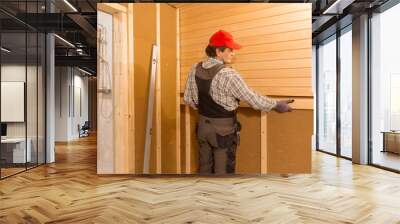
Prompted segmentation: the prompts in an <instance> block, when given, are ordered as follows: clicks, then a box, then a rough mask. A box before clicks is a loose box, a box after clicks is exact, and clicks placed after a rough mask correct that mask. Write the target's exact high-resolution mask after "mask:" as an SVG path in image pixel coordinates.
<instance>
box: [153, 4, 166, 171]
mask: <svg viewBox="0 0 400 224" xmlns="http://www.w3.org/2000/svg"><path fill="white" fill-rule="evenodd" d="M160 23H161V18H160V4H159V3H157V4H156V35H157V36H156V44H157V46H158V53H157V54H158V55H159V56H158V60H157V70H156V72H157V76H156V101H155V104H156V107H155V108H156V117H155V121H156V129H154V130H156V139H157V140H156V144H155V145H156V173H157V174H160V173H161V147H162V146H161V144H162V143H161V138H162V136H161V135H162V128H163V125H162V123H161V116H162V114H161V82H162V81H161V70H162V68H161V60H162V58H161V54H160V52H161V31H160V26H161V24H160ZM163 51H164V50H163Z"/></svg>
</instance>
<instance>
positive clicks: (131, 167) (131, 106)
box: [127, 4, 136, 173]
mask: <svg viewBox="0 0 400 224" xmlns="http://www.w3.org/2000/svg"><path fill="white" fill-rule="evenodd" d="M127 16H128V22H127V26H128V27H127V29H128V31H127V32H128V35H127V36H128V40H127V43H128V47H127V51H128V64H127V66H128V87H129V93H128V113H129V117H128V131H129V134H128V147H129V149H130V150H129V151H128V155H127V160H128V172H129V173H135V166H136V163H135V161H136V158H135V156H136V155H135V150H136V149H135V134H136V130H135V101H134V100H135V97H134V94H135V90H134V88H135V80H134V54H135V51H134V47H135V46H134V35H133V33H134V30H133V4H127Z"/></svg>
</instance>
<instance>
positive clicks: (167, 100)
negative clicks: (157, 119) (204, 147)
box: [160, 4, 180, 174]
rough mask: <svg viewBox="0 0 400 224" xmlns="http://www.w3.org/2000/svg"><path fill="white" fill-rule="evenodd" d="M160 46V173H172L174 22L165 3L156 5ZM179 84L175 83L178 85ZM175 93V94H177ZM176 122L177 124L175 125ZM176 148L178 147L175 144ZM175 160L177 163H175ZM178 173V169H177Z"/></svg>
mask: <svg viewBox="0 0 400 224" xmlns="http://www.w3.org/2000/svg"><path fill="white" fill-rule="evenodd" d="M160 22H161V23H160V38H161V39H160V43H161V44H160V46H161V108H162V111H161V126H162V134H161V138H162V151H161V159H162V163H161V164H162V173H168V174H175V173H177V169H178V168H177V167H178V166H179V167H180V158H178V157H179V155H178V154H180V151H179V150H178V149H177V145H178V143H179V142H180V136H179V137H178V136H177V135H179V128H178V127H179V126H180V120H179V119H178V118H177V115H179V111H177V109H178V110H179V98H177V97H176V94H177V91H178V89H179V85H180V83H179V80H178V78H179V76H178V74H177V72H176V70H177V60H176V58H177V52H178V51H177V40H176V38H177V34H176V28H177V24H176V22H177V19H176V9H175V8H173V7H172V6H170V5H168V4H160ZM178 83H179V84H178ZM178 93H179V92H178ZM178 121H179V122H178ZM179 145H180V144H179ZM178 161H179V162H178ZM179 170H180V168H179Z"/></svg>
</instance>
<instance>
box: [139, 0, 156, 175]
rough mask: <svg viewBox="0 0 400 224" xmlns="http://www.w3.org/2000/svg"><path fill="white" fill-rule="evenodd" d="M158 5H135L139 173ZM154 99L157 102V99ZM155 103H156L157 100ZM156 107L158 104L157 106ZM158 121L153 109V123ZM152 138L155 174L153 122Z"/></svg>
mask: <svg viewBox="0 0 400 224" xmlns="http://www.w3.org/2000/svg"><path fill="white" fill-rule="evenodd" d="M156 28H157V27H156V5H155V4H142V3H140V4H133V33H134V49H135V50H134V58H135V60H134V72H135V76H134V80H135V81H134V83H135V84H134V85H135V88H134V89H135V91H134V103H135V129H136V130H137V131H136V134H135V137H136V143H135V149H136V152H135V155H136V168H135V170H136V173H142V172H143V161H144V145H145V140H146V136H145V134H146V119H147V104H148V102H147V101H148V94H149V90H148V88H149V81H150V70H151V67H150V60H151V50H152V45H153V44H155V43H156V38H157V30H156ZM154 100H155V99H154ZM154 103H155V101H154ZM154 106H156V105H154ZM155 120H156V108H155V107H154V113H153V121H155ZM152 128H153V137H152V147H151V160H150V161H151V162H150V173H155V172H156V157H155V155H156V154H155V153H156V148H155V145H156V144H155V143H156V133H157V131H156V128H157V127H156V125H155V122H153V127H152Z"/></svg>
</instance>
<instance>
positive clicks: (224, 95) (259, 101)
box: [183, 58, 276, 111]
mask: <svg viewBox="0 0 400 224" xmlns="http://www.w3.org/2000/svg"><path fill="white" fill-rule="evenodd" d="M218 63H219V64H222V63H223V62H222V61H220V60H218V59H215V58H208V59H207V60H206V61H203V62H202V66H203V68H205V69H208V68H211V67H213V66H214V65H216V64H218ZM196 66H197V64H195V65H193V67H192V69H191V70H190V73H189V76H188V79H187V82H186V88H185V93H184V96H183V101H184V102H185V104H187V105H189V106H191V107H193V108H194V109H197V105H198V104H199V98H198V89H197V85H196V79H195V75H196ZM210 95H211V97H212V99H213V100H214V101H215V102H216V103H217V104H219V105H221V106H222V107H224V108H225V110H228V111H233V110H235V109H236V108H238V107H239V102H238V101H237V100H236V99H239V100H242V101H245V102H247V103H248V104H249V105H250V106H251V107H253V108H254V109H256V110H261V111H270V110H271V109H272V108H274V107H275V105H276V100H274V99H271V98H269V97H266V96H261V95H259V94H257V93H256V92H254V91H253V90H252V89H250V88H249V86H247V84H246V83H245V82H244V80H243V79H242V77H241V76H240V74H239V73H238V72H236V70H234V69H232V68H223V69H221V70H220V71H219V72H218V73H217V74H216V75H215V77H214V78H213V80H212V82H211V87H210Z"/></svg>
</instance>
